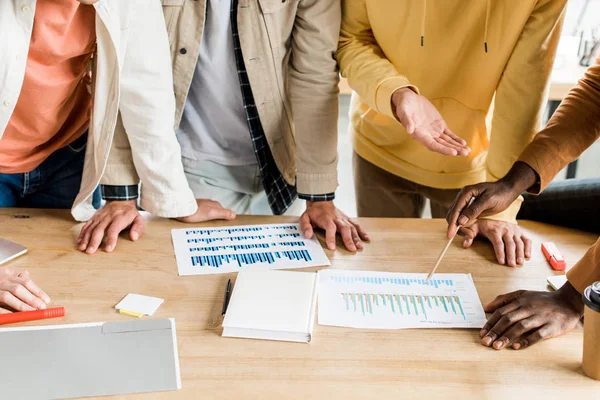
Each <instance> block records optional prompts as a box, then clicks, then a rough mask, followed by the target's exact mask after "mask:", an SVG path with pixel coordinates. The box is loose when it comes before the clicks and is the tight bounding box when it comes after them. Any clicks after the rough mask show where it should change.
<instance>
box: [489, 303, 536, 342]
mask: <svg viewBox="0 0 600 400" xmlns="http://www.w3.org/2000/svg"><path fill="white" fill-rule="evenodd" d="M513 306H516V307H519V305H518V304H516V303H512V304H509V305H508V306H505V307H503V310H506V311H500V310H498V311H496V312H495V313H494V314H498V315H501V316H500V318H499V319H497V321H496V323H495V324H493V325H492V326H491V327H490V328H489V329H488V332H487V333H486V335H485V336H484V337H483V339H481V344H483V345H484V346H487V347H489V346H492V344H493V343H494V342H495V341H497V340H498V339H499V338H500V337H502V336H504V334H505V333H506V332H507V331H508V330H509V329H510V328H512V327H513V326H514V325H515V324H516V323H518V322H519V321H521V320H523V319H525V318H528V317H530V316H531V314H532V313H533V311H531V310H530V309H529V308H527V309H525V308H517V309H516V310H514V311H508V310H509V309H512V307H513Z"/></svg>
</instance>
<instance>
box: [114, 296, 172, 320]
mask: <svg viewBox="0 0 600 400" xmlns="http://www.w3.org/2000/svg"><path fill="white" fill-rule="evenodd" d="M162 303H164V300H163V299H159V298H158V297H149V296H142V295H141V294H133V293H130V294H128V295H127V296H125V297H124V298H123V300H121V301H120V302H119V304H117V305H116V306H115V308H116V309H117V310H125V311H132V312H134V313H141V314H144V315H152V314H154V313H155V312H156V310H158V307H160V306H161V304H162Z"/></svg>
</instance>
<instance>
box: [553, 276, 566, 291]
mask: <svg viewBox="0 0 600 400" xmlns="http://www.w3.org/2000/svg"><path fill="white" fill-rule="evenodd" d="M565 283H567V276H566V275H553V276H549V277H548V284H549V285H550V286H551V287H552V289H554V290H558V289H560V288H561V287H563V285H564V284H565Z"/></svg>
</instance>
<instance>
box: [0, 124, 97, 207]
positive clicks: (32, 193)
mask: <svg viewBox="0 0 600 400" xmlns="http://www.w3.org/2000/svg"><path fill="white" fill-rule="evenodd" d="M86 144H87V134H84V135H83V136H82V137H80V138H79V139H77V140H75V141H74V142H73V143H71V144H70V145H68V146H65V147H63V148H62V149H60V150H57V151H55V152H54V153H52V154H51V155H50V157H48V158H47V159H46V160H45V161H44V162H43V163H42V164H40V166H38V167H37V168H35V169H34V170H33V171H30V172H26V173H19V174H1V173H0V207H24V208H71V206H72V205H73V202H74V201H75V197H77V194H78V193H79V187H80V186H81V177H82V174H83V161H84V158H85V148H86ZM100 201H101V197H100V190H99V189H96V191H95V192H94V194H93V205H94V207H95V208H100Z"/></svg>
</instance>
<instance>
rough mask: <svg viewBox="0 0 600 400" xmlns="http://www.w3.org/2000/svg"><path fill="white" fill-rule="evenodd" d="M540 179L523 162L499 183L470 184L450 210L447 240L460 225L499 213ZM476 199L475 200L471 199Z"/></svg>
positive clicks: (516, 165) (518, 163)
mask: <svg viewBox="0 0 600 400" xmlns="http://www.w3.org/2000/svg"><path fill="white" fill-rule="evenodd" d="M536 180H537V175H536V173H535V171H534V170H533V169H532V168H531V167H530V166H529V165H527V164H525V163H523V162H520V161H518V162H516V163H515V164H514V165H513V167H512V168H511V169H510V171H509V172H508V173H507V174H506V176H504V177H503V178H502V179H500V180H498V181H497V182H493V183H490V182H484V183H479V184H477V185H472V186H467V187H465V188H464V189H462V190H461V191H460V193H459V194H458V196H456V199H455V200H454V204H452V207H451V208H450V211H448V215H447V216H446V221H448V239H450V237H452V235H454V232H456V229H457V228H458V226H459V225H462V226H465V225H468V224H469V223H471V222H473V221H475V220H476V219H477V218H479V217H487V216H490V215H495V214H499V213H501V212H502V211H504V210H506V209H507V208H508V207H509V206H510V205H511V204H512V203H513V202H514V201H515V200H516V199H517V197H519V196H520V195H521V193H523V192H524V191H526V190H527V189H529V188H530V187H532V186H533V185H534V184H535V182H536ZM471 199H473V203H471V204H470V205H469V202H470V201H471Z"/></svg>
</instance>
